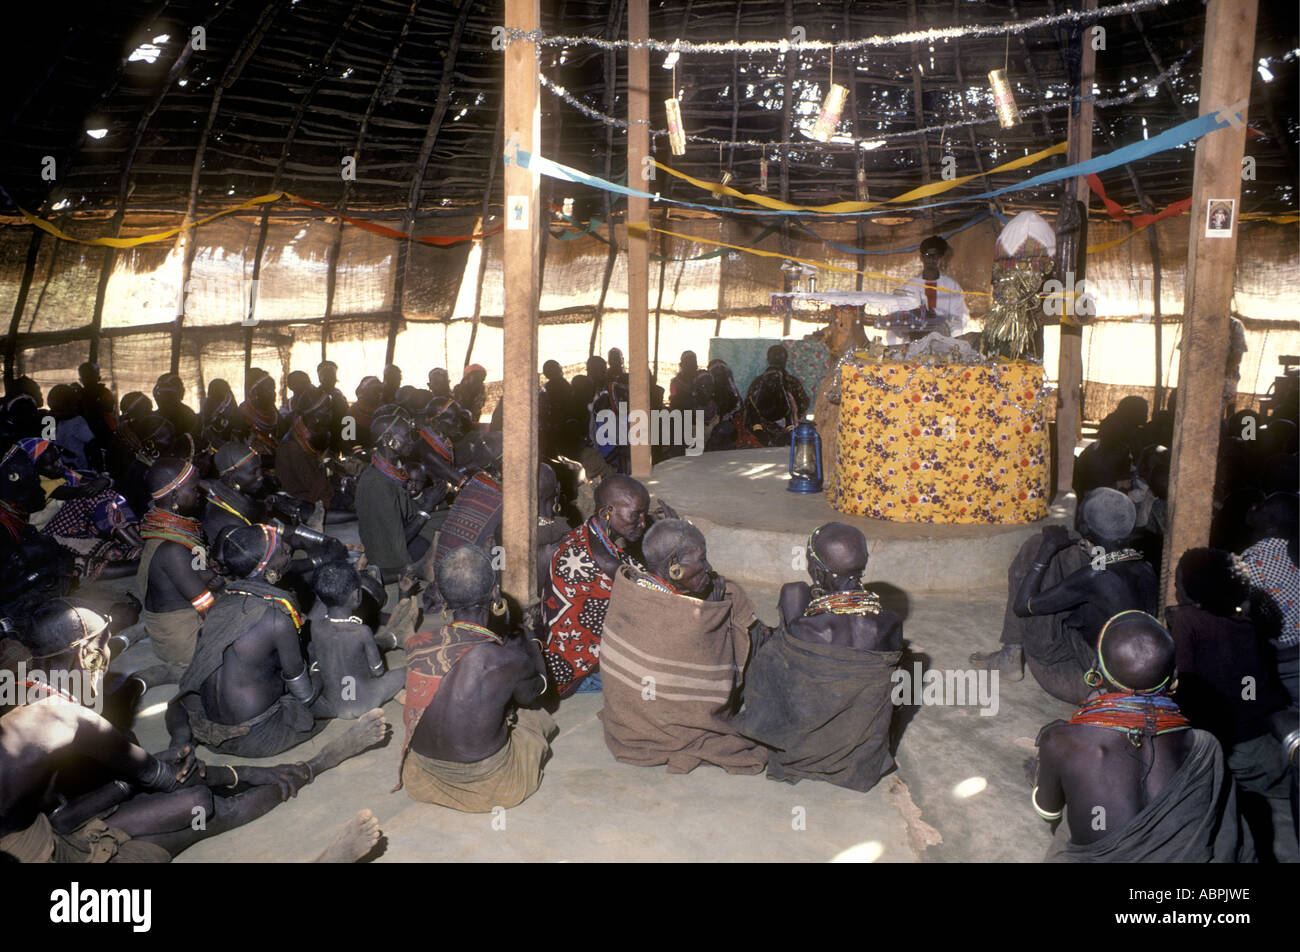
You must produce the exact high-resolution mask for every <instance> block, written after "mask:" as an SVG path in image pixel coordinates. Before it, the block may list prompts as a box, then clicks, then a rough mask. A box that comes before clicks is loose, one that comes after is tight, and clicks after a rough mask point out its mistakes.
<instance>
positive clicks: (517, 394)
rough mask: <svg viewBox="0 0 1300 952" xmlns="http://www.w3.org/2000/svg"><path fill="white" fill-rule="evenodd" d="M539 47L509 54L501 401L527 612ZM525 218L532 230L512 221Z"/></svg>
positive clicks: (512, 15)
mask: <svg viewBox="0 0 1300 952" xmlns="http://www.w3.org/2000/svg"><path fill="white" fill-rule="evenodd" d="M506 27H507V28H508V29H512V30H521V31H523V32H525V33H527V32H531V31H533V30H537V29H540V27H541V12H540V9H539V6H538V0H506ZM536 50H537V47H536V44H534V43H530V42H526V41H522V40H514V41H512V42H510V43H509V44H508V45H507V46H506V49H505V90H504V113H505V139H506V148H505V154H506V159H507V163H506V171H505V194H506V231H505V248H504V254H503V256H502V257H503V264H504V268H505V275H504V279H505V281H504V283H505V321H504V324H505V334H504V337H505V380H504V389H503V392H502V395H501V398H502V399H503V400H504V401H505V407H504V408H503V410H502V429H503V431H504V432H503V437H504V443H505V456H504V459H503V462H502V473H503V474H504V476H503V484H504V485H503V487H502V493H503V497H504V500H505V501H504V506H503V509H502V519H501V537H502V539H503V540H504V543H505V557H506V571H505V579H504V586H505V591H506V593H507V594H508V595H510V596H511V597H512V598H514V600H515V601H516V602H517V603H518V604H519V605H520V606H522V607H523V608H528V607H530V606H532V605H533V604H535V603H536V600H537V566H536V560H537V556H536V551H537V461H538V460H537V298H538V287H537V258H538V251H539V248H538V246H539V244H540V240H541V234H542V229H543V227H545V223H544V222H543V221H542V214H541V209H540V208H539V207H538V205H539V203H538V201H537V197H538V181H539V178H540V176H539V175H538V173H537V172H535V171H533V170H531V169H525V168H523V167H521V166H520V165H519V164H518V163H516V162H515V161H514V156H515V150H516V149H523V150H525V151H527V152H531V153H536V151H537V147H538V145H539V144H540V143H541V141H542V140H541V135H542V129H541V109H540V105H539V102H538V70H537V57H536ZM520 218H522V219H523V221H524V223H525V224H526V225H527V227H526V228H519V227H515V226H514V225H513V222H515V221H517V220H519V219H520Z"/></svg>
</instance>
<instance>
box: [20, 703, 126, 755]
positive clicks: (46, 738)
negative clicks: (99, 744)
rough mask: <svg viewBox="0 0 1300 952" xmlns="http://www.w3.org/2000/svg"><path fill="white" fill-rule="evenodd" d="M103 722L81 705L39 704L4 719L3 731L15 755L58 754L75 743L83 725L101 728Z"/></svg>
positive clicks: (25, 707)
mask: <svg viewBox="0 0 1300 952" xmlns="http://www.w3.org/2000/svg"><path fill="white" fill-rule="evenodd" d="M102 721H103V719H102V718H101V717H100V716H99V715H98V714H96V713H95V712H94V711H92V710H89V709H88V708H85V707H82V706H81V705H80V704H69V703H67V702H65V701H60V700H48V701H37V702H35V703H33V704H24V705H22V706H21V707H16V708H14V709H13V710H12V711H10V712H9V713H8V714H6V715H5V716H4V717H0V731H2V732H3V733H2V736H3V746H4V747H5V748H6V750H8V751H9V752H10V753H11V754H18V753H19V752H20V751H30V750H33V749H40V750H45V751H54V750H58V749H59V748H61V747H66V746H67V745H68V744H71V743H72V742H73V740H75V739H76V736H77V731H78V730H79V729H81V728H82V727H83V726H87V725H94V726H98V723H101V722H102Z"/></svg>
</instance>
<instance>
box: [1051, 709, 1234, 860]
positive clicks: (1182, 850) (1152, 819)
mask: <svg viewBox="0 0 1300 952" xmlns="http://www.w3.org/2000/svg"><path fill="white" fill-rule="evenodd" d="M1190 733H1191V734H1192V737H1193V742H1192V750H1191V753H1189V754H1188V755H1187V759H1186V760H1185V761H1183V764H1182V766H1181V767H1179V768H1178V772H1177V773H1176V774H1174V776H1173V777H1172V778H1170V780H1169V782H1168V783H1166V784H1165V786H1164V788H1163V789H1162V790H1161V791H1160V792H1159V793H1158V794H1157V795H1156V797H1155V799H1153V800H1152V801H1151V802H1150V803H1148V804H1147V806H1146V809H1144V810H1143V811H1142V812H1141V813H1139V814H1138V815H1137V816H1135V817H1134V818H1133V819H1132V820H1130V821H1129V822H1128V824H1127V825H1125V826H1124V828H1123V829H1120V830H1114V831H1112V832H1111V833H1109V834H1107V835H1106V836H1104V837H1102V838H1101V839H1100V840H1098V841H1097V842H1095V843H1092V844H1090V845H1087V846H1080V845H1078V844H1076V843H1071V842H1070V830H1069V826H1070V824H1069V823H1068V822H1063V823H1062V824H1061V825H1060V826H1059V827H1058V828H1057V830H1056V836H1055V838H1054V839H1053V840H1052V845H1051V847H1050V848H1049V849H1048V852H1047V857H1046V859H1047V862H1049V863H1250V862H1254V860H1255V846H1254V843H1253V841H1252V839H1251V836H1250V829H1249V828H1248V827H1247V826H1246V825H1245V824H1244V823H1242V822H1241V818H1240V816H1239V815H1238V813H1237V788H1236V786H1235V785H1234V784H1233V780H1232V775H1231V774H1230V773H1229V772H1228V770H1227V768H1226V767H1225V766H1224V762H1223V751H1222V749H1221V748H1220V747H1219V742H1218V741H1217V740H1215V739H1214V735H1213V734H1210V733H1208V732H1206V731H1201V730H1196V729H1192V730H1191V732H1190Z"/></svg>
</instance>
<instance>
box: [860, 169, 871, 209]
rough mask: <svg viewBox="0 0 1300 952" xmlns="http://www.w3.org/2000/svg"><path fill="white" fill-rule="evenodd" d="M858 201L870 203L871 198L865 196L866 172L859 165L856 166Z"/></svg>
mask: <svg viewBox="0 0 1300 952" xmlns="http://www.w3.org/2000/svg"><path fill="white" fill-rule="evenodd" d="M858 201H860V202H869V201H871V196H870V195H868V194H867V170H866V169H865V168H864V167H863V166H861V165H859V166H858Z"/></svg>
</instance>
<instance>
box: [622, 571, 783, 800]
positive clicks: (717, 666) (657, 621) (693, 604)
mask: <svg viewBox="0 0 1300 952" xmlns="http://www.w3.org/2000/svg"><path fill="white" fill-rule="evenodd" d="M756 620H757V619H756V616H755V614H754V606H753V604H752V603H751V602H750V600H749V598H748V596H746V595H745V593H744V592H743V591H742V590H741V589H740V588H739V587H737V586H736V585H735V584H734V583H731V582H728V583H727V592H726V597H725V598H724V599H723V600H722V601H717V602H705V601H700V600H699V599H695V598H689V597H687V596H685V595H676V594H672V593H669V592H663V591H658V590H655V589H651V588H646V587H643V586H642V585H640V584H638V583H637V581H636V575H635V574H634V573H633V572H631V571H630V570H628V569H627V568H621V569H620V570H619V573H618V576H617V577H616V578H615V579H614V589H613V593H612V595H611V596H610V599H609V611H608V613H607V614H606V616H605V634H604V638H603V641H602V650H601V669H602V671H603V672H604V675H605V677H604V688H605V707H604V708H603V709H602V710H601V712H600V719H601V720H602V721H603V722H604V725H605V745H606V746H607V747H609V749H610V752H611V753H612V754H613V755H614V757H615V758H616V759H618V760H620V761H622V762H623V763H627V764H636V765H639V766H647V767H648V766H656V765H659V764H667V765H668V772H669V773H689V772H690V771H692V770H694V769H695V768H696V767H698V766H699V765H700V764H715V765H716V766H719V767H721V768H722V769H723V770H725V771H727V772H728V773H738V774H753V773H758V772H759V771H760V770H762V769H763V765H764V763H765V762H766V760H767V751H766V750H765V749H764V748H763V747H761V746H759V745H758V744H756V743H755V742H753V741H751V740H749V739H747V738H744V737H741V736H740V734H739V733H737V731H736V723H735V714H736V711H737V709H738V707H739V703H740V687H741V676H742V672H743V671H744V668H745V662H746V660H747V659H748V657H749V648H750V644H749V628H750V626H751V625H752V624H753V623H754V622H755V621H756Z"/></svg>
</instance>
